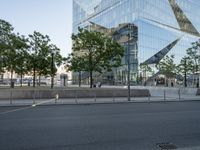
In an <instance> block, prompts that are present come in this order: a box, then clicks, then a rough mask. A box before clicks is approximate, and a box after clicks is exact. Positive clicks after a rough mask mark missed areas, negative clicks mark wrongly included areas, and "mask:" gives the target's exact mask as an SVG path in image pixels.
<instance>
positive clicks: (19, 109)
mask: <svg viewBox="0 0 200 150" xmlns="http://www.w3.org/2000/svg"><path fill="white" fill-rule="evenodd" d="M53 100H55V99H50V100H47V101H42V102H40V103H37V104H33V105H31V106H27V107H23V108H17V109H13V110H8V111H5V112H1V113H0V115H3V114H8V113H12V112H16V111H21V110H25V109H29V108H33V107H36V106H39V105H41V104H45V103H48V102H51V101H53Z"/></svg>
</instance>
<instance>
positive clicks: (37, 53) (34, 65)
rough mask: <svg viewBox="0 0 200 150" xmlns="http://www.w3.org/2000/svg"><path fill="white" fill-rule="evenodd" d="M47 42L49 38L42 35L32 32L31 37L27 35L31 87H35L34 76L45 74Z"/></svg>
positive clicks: (47, 51) (47, 52)
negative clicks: (31, 75)
mask: <svg viewBox="0 0 200 150" xmlns="http://www.w3.org/2000/svg"><path fill="white" fill-rule="evenodd" d="M49 42H50V39H49V36H47V35H42V34H41V33H40V32H36V31H34V33H33V35H29V45H30V59H29V68H30V69H31V70H32V72H33V87H35V82H36V76H37V75H39V76H41V75H44V74H45V73H46V72H45V71H46V67H47V66H48V65H49V64H47V63H48V62H47V56H48V55H49Z"/></svg>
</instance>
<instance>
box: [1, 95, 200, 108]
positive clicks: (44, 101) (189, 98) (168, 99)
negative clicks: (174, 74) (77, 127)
mask: <svg viewBox="0 0 200 150" xmlns="http://www.w3.org/2000/svg"><path fill="white" fill-rule="evenodd" d="M176 101H200V96H193V95H181V97H180V98H179V96H178V95H170V96H166V97H164V95H160V96H152V97H131V101H130V102H131V103H140V102H142V103H145V102H176ZM130 102H129V101H128V100H127V97H110V98H98V97H96V98H95V97H94V98H68V99H58V100H56V99H55V98H52V99H23V100H0V107H1V106H31V105H33V106H35V105H36V106H37V105H63V104H65V105H67V104H69V105H72V104H73V105H75V104H108V103H130Z"/></svg>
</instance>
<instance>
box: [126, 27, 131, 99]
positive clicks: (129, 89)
mask: <svg viewBox="0 0 200 150" xmlns="http://www.w3.org/2000/svg"><path fill="white" fill-rule="evenodd" d="M130 38H131V34H130V31H129V33H128V58H127V63H128V79H127V80H128V101H131V87H130V43H129V42H130Z"/></svg>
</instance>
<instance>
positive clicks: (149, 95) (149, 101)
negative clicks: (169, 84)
mask: <svg viewBox="0 0 200 150" xmlns="http://www.w3.org/2000/svg"><path fill="white" fill-rule="evenodd" d="M150 97H151V95H150V93H149V94H148V102H149V103H150Z"/></svg>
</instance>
